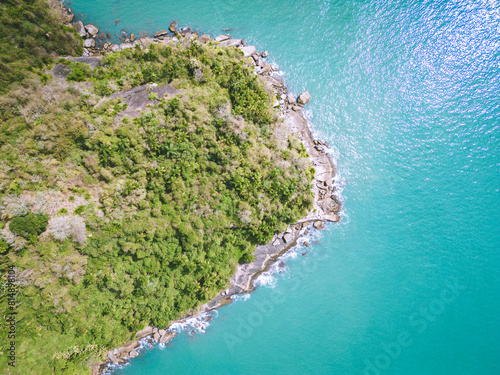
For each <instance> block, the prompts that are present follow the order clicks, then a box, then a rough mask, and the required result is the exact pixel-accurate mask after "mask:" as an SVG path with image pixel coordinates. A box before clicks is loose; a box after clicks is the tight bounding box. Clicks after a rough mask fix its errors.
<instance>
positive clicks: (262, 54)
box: [260, 51, 269, 58]
mask: <svg viewBox="0 0 500 375" xmlns="http://www.w3.org/2000/svg"><path fill="white" fill-rule="evenodd" d="M260 55H261V56H262V57H264V58H266V57H267V56H269V53H268V52H267V51H264V52H262V53H261V54H260Z"/></svg>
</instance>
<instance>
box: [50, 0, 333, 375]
mask: <svg viewBox="0 0 500 375" xmlns="http://www.w3.org/2000/svg"><path fill="white" fill-rule="evenodd" d="M57 3H58V4H59V7H58V9H57V10H58V11H59V13H60V14H61V20H62V21H63V22H64V23H66V24H68V25H69V26H72V27H73V28H74V29H75V31H76V32H77V33H78V34H79V35H80V36H82V37H83V38H84V47H85V48H84V53H83V55H82V56H81V57H79V58H72V60H74V61H79V62H83V63H86V64H89V65H91V66H97V65H98V64H99V62H100V61H99V59H98V57H99V56H101V55H102V54H103V53H109V52H116V51H119V50H122V49H126V48H133V47H135V46H136V45H138V44H139V45H141V46H147V45H149V44H152V43H164V44H170V43H177V42H179V39H181V38H197V39H198V41H199V42H200V43H208V42H216V43H217V45H218V46H225V47H227V48H231V47H235V48H239V49H240V50H241V51H242V52H243V53H244V55H245V57H247V58H250V59H251V61H252V63H253V65H254V66H255V72H256V74H257V75H259V76H260V77H261V79H262V80H263V81H264V82H265V84H266V85H267V86H268V88H269V89H270V90H272V91H273V92H274V94H275V95H276V97H279V98H280V100H276V101H275V103H274V107H279V109H280V112H281V116H280V118H281V120H282V124H281V126H280V128H281V129H280V130H284V131H285V133H287V135H291V134H293V135H294V136H295V137H297V138H298V139H299V141H300V142H301V143H302V144H303V145H304V147H305V150H306V151H307V154H308V155H309V161H310V164H311V166H312V167H313V168H314V170H315V173H314V180H313V185H312V193H313V196H314V201H313V208H312V209H311V210H310V212H309V213H308V215H307V216H306V217H304V218H302V219H301V220H299V221H298V222H297V223H294V224H291V225H290V226H289V227H288V228H287V229H286V231H285V232H283V233H280V234H277V235H275V236H274V238H273V239H272V241H271V242H270V243H268V244H264V245H259V246H257V247H256V249H255V252H254V255H255V260H254V261H253V262H251V263H246V264H242V265H238V267H237V270H236V272H235V273H234V275H233V276H232V277H231V279H230V285H229V287H228V288H227V289H225V290H223V291H220V292H219V293H218V294H217V296H216V297H215V298H213V299H212V300H211V301H209V302H207V303H205V304H203V305H201V306H199V307H198V308H197V309H195V310H191V311H188V312H187V314H186V315H185V316H183V317H182V318H180V319H177V320H175V321H173V322H171V324H170V326H169V327H167V328H165V329H159V328H158V327H152V326H148V327H146V328H145V329H144V330H142V331H139V332H137V333H136V335H135V339H134V340H132V341H130V342H128V343H126V344H125V345H123V346H121V347H119V348H115V349H112V350H110V351H109V352H108V353H106V355H107V360H106V361H100V362H97V363H95V364H94V365H93V366H92V368H91V369H92V375H99V374H105V373H106V372H107V371H108V370H109V369H110V368H111V367H112V366H114V365H118V364H123V363H126V362H127V361H128V360H129V359H131V358H134V357H136V356H138V355H139V351H140V348H141V343H140V340H143V339H145V340H148V341H150V342H151V343H161V344H166V343H168V342H169V341H171V340H172V339H173V338H175V337H176V336H177V331H176V330H174V329H173V326H174V325H178V324H182V323H184V322H185V321H186V320H187V319H189V318H192V317H195V316H199V315H201V314H205V315H206V313H208V312H210V311H213V310H216V309H218V308H220V307H222V306H225V305H227V304H229V303H231V302H232V296H234V295H238V294H243V293H250V292H252V291H253V290H255V286H254V281H255V280H256V279H257V278H258V277H259V276H260V275H261V274H262V273H263V272H266V271H267V270H269V269H270V268H271V266H272V265H273V264H275V263H276V262H277V261H278V258H279V257H280V256H281V255H283V254H284V253H286V252H287V251H288V250H289V249H291V248H292V247H293V246H295V245H296V243H297V240H298V238H299V237H300V235H301V230H302V229H304V228H306V227H309V226H311V224H312V225H313V226H314V227H315V228H316V229H322V228H323V223H324V222H338V221H339V220H340V218H339V216H338V215H337V214H338V212H339V211H340V204H339V202H338V201H337V200H336V198H335V196H334V195H333V193H334V188H333V183H334V178H335V167H334V164H333V162H332V160H331V159H330V157H329V156H328V155H327V154H326V152H325V148H327V147H328V144H327V143H325V142H322V141H320V140H315V139H314V138H313V136H312V133H311V130H310V128H309V126H308V122H307V120H306V118H305V116H304V113H303V108H304V106H305V105H306V104H307V102H308V101H309V100H310V95H309V93H308V92H307V91H306V92H303V93H301V94H300V95H299V97H298V98H295V97H294V96H293V95H292V94H291V93H289V92H288V88H287V87H286V85H285V83H284V81H283V79H282V77H281V76H280V75H279V74H278V73H277V72H276V70H275V69H274V68H273V67H272V66H271V64H269V63H266V61H265V58H266V57H267V56H268V53H267V52H266V51H264V52H258V51H257V50H256V48H255V47H254V46H250V45H246V44H245V41H244V40H242V39H231V36H230V35H219V36H217V37H215V38H214V39H212V38H211V37H210V36H209V35H207V34H202V35H199V33H198V32H196V31H192V30H191V29H190V28H181V29H180V30H177V22H175V21H174V22H172V23H171V24H170V26H169V28H168V30H169V31H166V30H160V31H158V32H156V33H155V36H154V37H149V36H146V35H143V36H141V37H140V38H139V39H137V37H136V36H135V35H134V34H130V36H124V38H123V39H124V40H123V42H122V43H120V44H119V45H118V44H112V43H110V42H108V41H106V37H105V36H104V37H103V34H102V33H101V34H99V33H98V29H97V27H95V26H93V25H85V26H84V25H83V23H82V22H81V21H77V22H75V23H74V24H71V22H72V21H73V19H74V15H73V13H72V11H71V9H70V8H68V7H67V6H65V5H64V4H62V3H61V2H59V1H58V2H57ZM95 39H98V43H96V42H95ZM204 319H205V321H209V320H210V319H211V318H210V317H208V316H206V317H205V318H204Z"/></svg>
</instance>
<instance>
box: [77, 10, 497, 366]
mask: <svg viewBox="0 0 500 375" xmlns="http://www.w3.org/2000/svg"><path fill="white" fill-rule="evenodd" d="M67 4H69V5H70V6H71V7H72V8H73V10H74V12H75V13H76V14H77V17H78V18H79V19H83V20H84V22H89V23H93V24H95V25H97V26H98V27H99V28H100V29H101V31H104V32H110V33H111V34H113V35H115V36H116V38H118V36H119V35H120V33H121V30H122V29H124V30H126V31H127V32H129V33H130V32H134V33H135V34H136V35H139V34H140V33H141V32H146V33H149V34H153V33H154V32H155V31H157V30H160V29H166V28H168V25H169V24H170V22H171V21H172V20H174V19H175V20H177V21H178V22H179V26H191V27H193V28H195V29H197V30H200V31H202V32H204V33H209V34H211V35H212V36H216V35H218V34H220V33H223V30H224V29H230V31H228V32H229V33H230V34H231V35H233V36H234V37H237V38H244V39H245V40H246V42H247V44H253V45H255V46H257V48H258V49H260V50H267V51H269V53H270V59H271V61H273V62H275V63H276V64H277V65H278V66H279V68H280V69H281V71H282V72H283V75H284V78H285V80H286V82H287V83H288V85H289V88H290V90H291V91H292V92H293V93H295V94H298V93H299V92H301V91H303V90H306V89H307V90H308V91H309V92H310V93H311V95H312V99H311V101H310V103H309V104H308V105H307V107H306V108H307V115H308V117H309V119H310V121H311V124H312V128H313V132H314V134H315V135H316V136H317V137H319V138H321V139H323V140H326V141H328V142H329V143H330V144H331V145H332V147H331V153H332V156H333V157H334V159H335V161H336V163H337V167H338V177H337V185H338V186H337V192H338V195H339V197H340V199H341V200H342V202H343V212H342V220H341V222H340V223H339V224H330V225H328V226H327V228H326V230H324V231H322V232H313V233H311V234H309V237H310V238H309V241H310V242H311V246H310V247H308V248H305V247H303V246H302V247H301V246H299V248H297V249H296V250H295V251H294V252H292V253H291V254H290V255H288V256H287V257H286V259H285V260H284V262H285V263H286V271H285V272H283V273H274V274H272V273H268V274H266V275H264V276H263V277H261V278H260V280H259V282H260V287H259V288H258V289H257V290H256V291H255V293H253V294H251V295H250V296H248V295H247V296H242V297H240V298H238V300H237V301H235V302H234V303H232V304H231V305H229V306H226V307H224V308H222V309H220V310H219V311H218V314H217V316H216V317H214V319H213V321H212V322H211V324H210V325H209V326H208V327H206V329H201V330H200V329H199V328H196V327H194V326H192V327H191V328H187V329H186V330H184V331H183V333H182V334H181V335H179V337H177V338H176V339H175V340H173V341H172V343H171V345H169V347H165V348H159V347H158V346H157V347H155V348H147V349H145V350H143V351H142V352H141V355H140V356H139V357H138V358H136V359H134V360H132V361H131V363H130V364H129V365H127V366H125V367H123V368H119V369H115V370H113V372H112V373H113V375H139V374H147V375H159V374H355V375H356V374H360V375H366V374H369V375H378V374H394V375H396V374H398V375H399V374H405V375H413V374H415V375H438V374H439V375H448V374H449V375H461V374H464V375H476V374H479V375H483V374H500V251H499V250H500V129H499V126H500V4H499V2H498V1H497V0H491V1H482V0H458V1H452V0H450V1H416V0H414V1H388V0H385V1H384V0H369V1H360V0H349V1H333V0H332V1H324V0H302V1H296V0H275V1H269V0H267V1H263V0H256V1H235V0H223V1H221V0H212V1H198V0H196V1H195V0H189V1H185V0H184V1H178V0H170V1H159V0H148V1H143V0H134V1H132V0H112V1H110V0H73V1H71V2H70V3H69V2H67ZM116 20H120V22H119V23H118V24H116V25H115V21H116ZM224 33H226V32H224ZM303 252H305V253H306V254H305V255H302V253H303ZM193 331H194V332H195V333H194V334H192V333H193ZM201 331H205V333H203V332H201Z"/></svg>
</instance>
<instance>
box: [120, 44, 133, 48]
mask: <svg viewBox="0 0 500 375" xmlns="http://www.w3.org/2000/svg"><path fill="white" fill-rule="evenodd" d="M132 47H134V45H133V44H132V43H121V44H120V49H127V48H132Z"/></svg>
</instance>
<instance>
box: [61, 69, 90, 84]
mask: <svg viewBox="0 0 500 375" xmlns="http://www.w3.org/2000/svg"><path fill="white" fill-rule="evenodd" d="M86 79H87V77H86V76H85V72H84V71H83V70H82V69H81V68H74V69H73V71H72V72H71V73H69V74H68V76H67V77H66V80H68V81H74V82H83V81H85V80H86Z"/></svg>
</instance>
